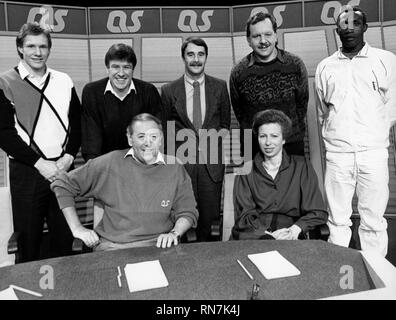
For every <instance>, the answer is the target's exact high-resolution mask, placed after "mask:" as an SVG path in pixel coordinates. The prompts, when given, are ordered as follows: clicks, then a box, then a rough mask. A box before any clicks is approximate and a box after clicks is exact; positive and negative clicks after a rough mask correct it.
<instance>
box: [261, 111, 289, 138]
mask: <svg viewBox="0 0 396 320" xmlns="http://www.w3.org/2000/svg"><path fill="white" fill-rule="evenodd" d="M267 123H277V124H279V125H280V127H281V129H282V136H283V139H285V140H286V139H287V138H288V137H289V136H290V133H291V129H292V121H291V120H290V118H289V117H288V116H287V115H286V114H284V113H283V112H282V111H280V110H275V109H268V110H264V111H259V112H257V113H256V114H255V115H254V117H253V134H254V135H255V136H256V137H257V135H258V131H259V128H260V127H261V126H262V125H263V124H267Z"/></svg>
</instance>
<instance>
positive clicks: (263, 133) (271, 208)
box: [231, 110, 328, 240]
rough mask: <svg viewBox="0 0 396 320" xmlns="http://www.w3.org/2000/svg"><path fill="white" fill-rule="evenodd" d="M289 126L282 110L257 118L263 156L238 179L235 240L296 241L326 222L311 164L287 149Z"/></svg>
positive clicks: (255, 132) (255, 125)
mask: <svg viewBox="0 0 396 320" xmlns="http://www.w3.org/2000/svg"><path fill="white" fill-rule="evenodd" d="M291 125H292V124H291V120H290V119H289V118H288V117H287V116H286V115H285V114H284V113H283V112H281V111H278V110H266V111H261V112H258V113H257V114H256V115H255V117H254V119H253V135H254V138H257V139H258V142H259V145H260V152H258V153H257V154H256V156H255V157H254V159H253V163H252V166H251V171H250V172H249V173H247V174H245V175H243V174H242V175H238V176H236V178H235V184H234V210H235V225H234V227H233V229H232V236H231V237H232V239H260V238H261V239H265V238H267V234H269V233H270V234H271V235H272V236H273V237H274V238H275V239H277V240H296V239H297V238H298V237H299V235H300V234H301V233H303V234H305V233H306V232H307V231H309V230H311V229H313V228H314V227H315V226H317V225H321V224H324V223H326V222H327V217H328V213H327V211H326V207H325V204H324V201H323V197H322V194H321V193H320V190H319V187H318V179H317V176H316V173H315V171H314V169H313V167H312V165H311V164H310V162H309V161H307V160H305V158H304V157H302V156H294V155H290V156H289V155H288V154H287V153H286V151H285V150H283V145H284V143H285V140H286V139H287V137H288V134H289V132H290V131H291Z"/></svg>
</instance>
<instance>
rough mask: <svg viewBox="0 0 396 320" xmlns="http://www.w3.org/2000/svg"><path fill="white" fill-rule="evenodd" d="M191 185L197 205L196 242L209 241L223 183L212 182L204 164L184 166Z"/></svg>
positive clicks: (218, 210) (218, 212)
mask: <svg viewBox="0 0 396 320" xmlns="http://www.w3.org/2000/svg"><path fill="white" fill-rule="evenodd" d="M185 168H186V170H187V172H188V174H189V175H190V178H191V182H192V185H193V190H194V196H195V200H196V201H197V205H198V212H199V218H198V226H197V230H196V232H197V240H198V241H200V242H201V241H209V240H210V233H211V226H212V223H213V221H215V220H216V219H219V217H220V202H221V190H222V187H223V181H220V182H214V181H213V180H212V178H211V177H210V175H209V172H208V169H207V167H206V165H204V164H195V165H190V164H187V165H185Z"/></svg>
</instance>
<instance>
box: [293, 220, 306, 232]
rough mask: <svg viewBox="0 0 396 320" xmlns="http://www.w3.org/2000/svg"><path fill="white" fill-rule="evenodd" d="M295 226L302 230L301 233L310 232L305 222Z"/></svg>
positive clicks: (297, 223) (299, 221)
mask: <svg viewBox="0 0 396 320" xmlns="http://www.w3.org/2000/svg"><path fill="white" fill-rule="evenodd" d="M295 225H297V226H299V227H300V228H301V233H306V232H307V231H308V225H307V224H306V223H305V222H304V221H301V220H298V221H297V222H296V223H295Z"/></svg>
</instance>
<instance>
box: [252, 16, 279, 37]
mask: <svg viewBox="0 0 396 320" xmlns="http://www.w3.org/2000/svg"><path fill="white" fill-rule="evenodd" d="M265 19H269V20H270V21H271V24H272V29H274V32H276V30H278V24H277V23H276V19H275V17H274V16H273V15H272V14H270V13H264V12H262V11H259V12H257V13H256V14H254V15H252V16H251V17H250V18H249V19H248V20H247V21H246V37H247V38H249V37H250V26H251V25H254V24H256V23H258V22H260V21H264V20H265Z"/></svg>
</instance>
